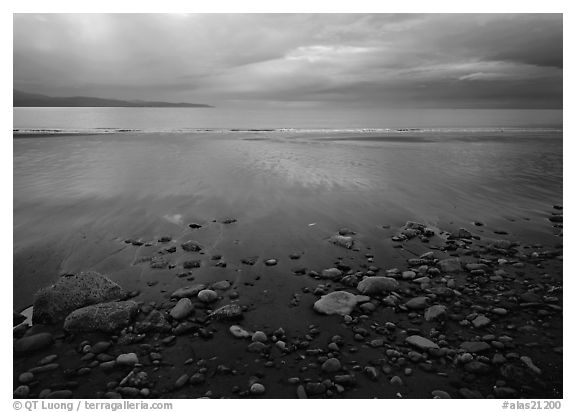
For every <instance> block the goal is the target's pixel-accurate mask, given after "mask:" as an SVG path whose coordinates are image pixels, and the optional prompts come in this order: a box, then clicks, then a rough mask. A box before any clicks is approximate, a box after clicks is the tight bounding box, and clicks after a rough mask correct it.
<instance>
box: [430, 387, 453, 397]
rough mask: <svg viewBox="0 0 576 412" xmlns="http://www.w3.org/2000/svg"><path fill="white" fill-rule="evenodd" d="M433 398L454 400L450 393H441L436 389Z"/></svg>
mask: <svg viewBox="0 0 576 412" xmlns="http://www.w3.org/2000/svg"><path fill="white" fill-rule="evenodd" d="M432 398H434V399H452V397H451V396H450V394H449V393H448V392H445V391H441V390H438V389H436V390H435V391H432Z"/></svg>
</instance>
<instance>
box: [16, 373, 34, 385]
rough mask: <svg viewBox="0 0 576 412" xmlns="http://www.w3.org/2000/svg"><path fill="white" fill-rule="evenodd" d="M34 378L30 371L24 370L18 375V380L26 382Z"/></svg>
mask: <svg viewBox="0 0 576 412" xmlns="http://www.w3.org/2000/svg"><path fill="white" fill-rule="evenodd" d="M33 380H34V374H33V373H32V372H24V373H21V374H20V376H18V382H20V383H23V384H27V383H30V382H32V381H33Z"/></svg>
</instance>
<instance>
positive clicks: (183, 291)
mask: <svg viewBox="0 0 576 412" xmlns="http://www.w3.org/2000/svg"><path fill="white" fill-rule="evenodd" d="M204 289H206V285H203V284H196V285H190V286H185V287H183V288H180V289H178V290H176V291H175V292H174V293H172V297H173V298H177V299H181V298H192V297H194V296H197V295H198V293H199V292H200V291H201V290H204Z"/></svg>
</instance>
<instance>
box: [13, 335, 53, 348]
mask: <svg viewBox="0 0 576 412" xmlns="http://www.w3.org/2000/svg"><path fill="white" fill-rule="evenodd" d="M53 343H54V337H53V336H52V334H50V333H46V332H43V333H37V334H36V335H31V336H25V337H23V338H20V339H18V340H16V341H15V342H14V352H18V353H28V352H34V351H37V350H40V349H44V348H47V347H48V346H50V345H52V344H53Z"/></svg>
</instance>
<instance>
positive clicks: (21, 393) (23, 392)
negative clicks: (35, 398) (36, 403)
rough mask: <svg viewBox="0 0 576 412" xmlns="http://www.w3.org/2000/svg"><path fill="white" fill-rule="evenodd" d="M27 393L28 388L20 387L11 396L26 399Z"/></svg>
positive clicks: (28, 391)
mask: <svg viewBox="0 0 576 412" xmlns="http://www.w3.org/2000/svg"><path fill="white" fill-rule="evenodd" d="M29 393H30V388H29V387H28V386H26V385H20V386H18V387H17V388H16V389H15V390H14V392H13V393H12V396H13V397H14V398H26V397H28V394H29Z"/></svg>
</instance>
